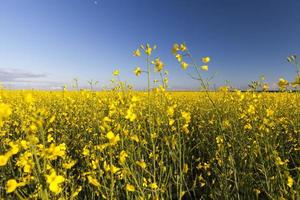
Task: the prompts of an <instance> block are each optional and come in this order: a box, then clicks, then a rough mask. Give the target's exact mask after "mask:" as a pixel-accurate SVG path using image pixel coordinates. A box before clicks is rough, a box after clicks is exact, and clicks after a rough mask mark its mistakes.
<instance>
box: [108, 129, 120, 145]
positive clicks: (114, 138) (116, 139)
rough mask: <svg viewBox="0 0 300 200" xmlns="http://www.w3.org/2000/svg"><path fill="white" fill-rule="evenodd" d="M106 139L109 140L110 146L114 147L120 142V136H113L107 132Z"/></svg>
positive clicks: (110, 132)
mask: <svg viewBox="0 0 300 200" xmlns="http://www.w3.org/2000/svg"><path fill="white" fill-rule="evenodd" d="M106 138H107V139H108V140H109V143H110V144H111V145H115V144H117V142H119V141H120V136H119V134H118V135H115V134H114V133H113V132H112V131H109V132H108V133H107V134H106Z"/></svg>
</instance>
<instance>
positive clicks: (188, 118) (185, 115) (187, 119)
mask: <svg viewBox="0 0 300 200" xmlns="http://www.w3.org/2000/svg"><path fill="white" fill-rule="evenodd" d="M181 116H182V118H183V119H185V123H186V124H188V123H190V122H191V114H190V113H189V112H185V111H183V112H181Z"/></svg>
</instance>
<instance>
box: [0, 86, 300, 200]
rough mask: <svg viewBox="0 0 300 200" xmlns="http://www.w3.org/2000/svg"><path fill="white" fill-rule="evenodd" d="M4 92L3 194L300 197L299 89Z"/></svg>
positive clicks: (0, 117)
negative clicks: (260, 90)
mask: <svg viewBox="0 0 300 200" xmlns="http://www.w3.org/2000/svg"><path fill="white" fill-rule="evenodd" d="M0 96H1V99H0V127H1V132H0V139H1V142H2V145H1V147H0V172H1V177H0V185H1V187H0V196H1V198H2V199H18V198H19V199H172V198H173V199H179V198H181V197H183V198H187V199H200V198H205V199H206V198H211V199H220V198H221V199H232V198H236V199H237V198H242V199H245V198H246V199H256V198H259V199H279V198H282V199H297V198H299V191H300V190H299V175H300V171H299V170H300V168H299V167H300V159H299V158H300V137H299V131H300V129H299V128H300V127H299V119H300V118H299V116H300V109H299V108H300V101H299V100H300V94H298V93H287V92H286V93H253V92H246V93H244V92H240V91H235V92H228V91H226V90H222V91H219V92H210V93H209V98H210V100H209V98H208V96H207V95H206V93H205V92H164V91H153V92H151V93H150V99H151V101H150V110H148V105H147V104H148V95H147V93H143V92H133V91H126V92H118V91H109V92H92V91H56V92H53V91H7V90H1V91H0ZM211 100H212V101H213V102H214V105H212V103H211Z"/></svg>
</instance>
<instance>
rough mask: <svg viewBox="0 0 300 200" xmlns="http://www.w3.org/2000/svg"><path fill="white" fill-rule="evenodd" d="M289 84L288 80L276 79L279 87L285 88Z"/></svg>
mask: <svg viewBox="0 0 300 200" xmlns="http://www.w3.org/2000/svg"><path fill="white" fill-rule="evenodd" d="M288 85H289V82H288V81H287V80H285V79H283V78H280V79H279V81H278V86H279V88H280V89H285V88H286V87H287V86H288Z"/></svg>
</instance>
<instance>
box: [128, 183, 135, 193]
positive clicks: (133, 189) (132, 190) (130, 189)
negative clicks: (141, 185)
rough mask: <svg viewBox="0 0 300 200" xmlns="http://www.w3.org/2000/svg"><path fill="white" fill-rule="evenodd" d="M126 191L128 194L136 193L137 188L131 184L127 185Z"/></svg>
mask: <svg viewBox="0 0 300 200" xmlns="http://www.w3.org/2000/svg"><path fill="white" fill-rule="evenodd" d="M126 190H127V191H128V192H134V191H135V187H134V186H133V185H131V184H127V185H126Z"/></svg>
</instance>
